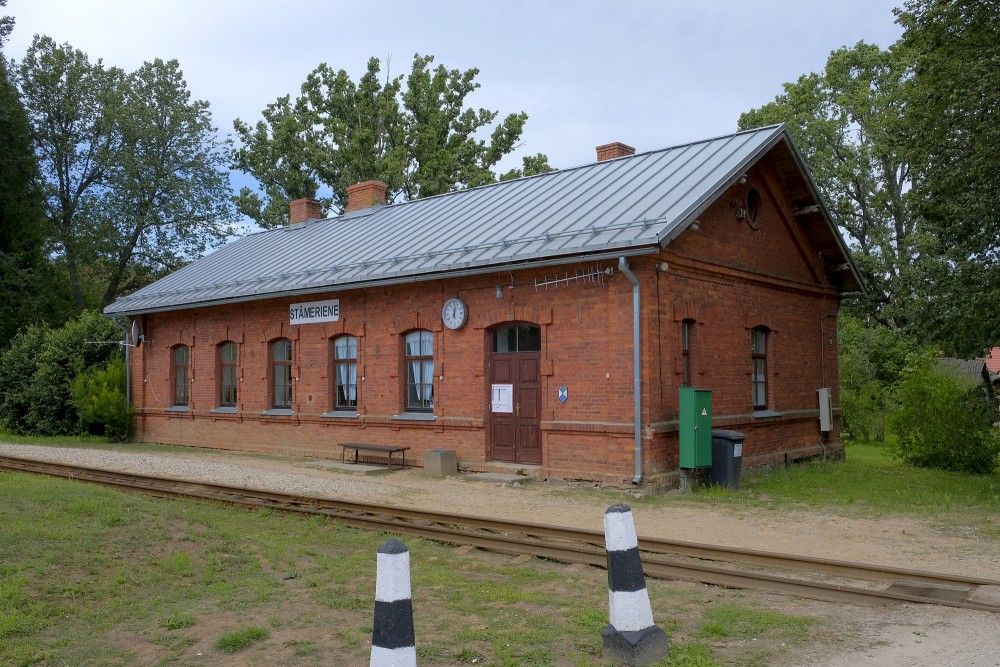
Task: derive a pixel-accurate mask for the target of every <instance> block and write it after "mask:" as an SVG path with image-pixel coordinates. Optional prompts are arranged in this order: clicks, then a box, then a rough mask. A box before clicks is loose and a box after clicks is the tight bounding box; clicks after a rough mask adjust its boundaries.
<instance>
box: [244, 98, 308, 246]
mask: <svg viewBox="0 0 1000 667" xmlns="http://www.w3.org/2000/svg"><path fill="white" fill-rule="evenodd" d="M297 107H298V105H296V106H295V107H293V105H292V103H291V98H290V97H289V96H288V95H285V96H284V97H280V98H278V100H277V101H276V102H273V103H272V104H269V105H267V108H265V109H264V112H263V115H264V120H260V121H257V124H256V125H255V126H254V127H253V128H251V127H250V126H249V125H247V124H246V123H244V122H243V121H241V120H240V119H239V118H237V119H236V120H235V121H233V128H234V129H235V130H236V136H237V137H238V138H239V139H240V141H241V142H242V146H241V147H239V148H237V149H234V150H233V151H232V152H231V154H230V160H231V163H232V167H233V168H234V169H239V170H240V171H243V172H245V173H247V174H250V175H251V176H253V177H254V178H255V179H257V182H258V183H259V184H260V187H261V188H262V189H263V195H264V196H263V197H261V195H259V194H258V193H256V192H254V191H253V190H252V189H250V188H248V187H243V188H240V193H239V196H237V197H236V200H235V201H236V208H237V210H238V211H239V212H240V213H241V214H243V215H245V216H247V217H248V218H250V219H251V220H254V221H256V222H257V224H259V225H261V226H262V227H277V226H279V225H282V224H285V223H287V222H288V202H290V201H294V200H296V199H302V198H304V197H315V196H316V192H317V190H318V189H319V181H318V180H317V176H316V174H315V173H313V171H312V169H310V167H309V160H308V159H307V157H306V152H307V143H306V128H307V127H308V121H307V120H306V119H305V116H304V110H303V109H299V108H297Z"/></svg>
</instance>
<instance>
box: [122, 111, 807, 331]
mask: <svg viewBox="0 0 1000 667" xmlns="http://www.w3.org/2000/svg"><path fill="white" fill-rule="evenodd" d="M787 136H788V135H787V131H786V130H785V128H784V126H782V125H775V126H770V127H765V128H759V129H756V130H751V131H747V132H740V133H737V134H733V135H728V136H724V137H719V138H716V139H709V140H705V141H701V142H696V143H692V144H686V145H683V146H677V147H674V148H667V149H663V150H658V151H650V152H648V153H641V154H638V155H633V156H629V157H625V158H618V159H615V160H608V161H604V162H597V163H593V164H588V165H583V166H580V167H575V168H572V169H565V170H562V171H555V172H550V173H547V174H539V175H537V176H531V177H527V178H522V179H517V180H513V181H505V182H502V183H496V184H492V185H487V186H483V187H479V188H473V189H469V190H460V191H457V192H452V193H448V194H445V195H439V196H436V197H429V198H426V199H417V200H414V201H408V202H403V203H399V204H393V205H390V206H381V207H375V208H373V209H366V210H365V211H359V212H354V213H350V214H346V215H341V216H339V217H335V218H330V219H327V220H322V221H316V222H310V223H303V224H297V225H291V226H289V227H282V228H278V229H272V230H268V231H264V232H259V233H255V234H250V235H248V236H245V237H243V238H240V239H238V240H236V241H234V242H233V243H230V244H228V245H227V246H225V247H223V248H220V249H218V250H216V251H215V252H213V253H211V254H209V255H207V256H205V257H203V258H201V259H198V260H196V261H194V262H192V263H191V264H189V265H188V266H186V267H184V268H182V269H180V270H178V271H175V272H174V273H172V274H170V275H168V276H166V277H165V278H162V279H161V280H158V281H156V282H154V283H152V284H151V285H148V286H146V287H143V288H142V289H140V290H137V291H136V292H133V293H132V294H130V295H128V296H125V297H121V298H119V299H118V300H117V301H115V302H114V303H113V304H111V305H110V306H108V307H107V308H106V309H105V312H106V313H108V314H137V313H142V312H149V311H155V310H166V309H174V308H187V307H197V306H202V305H208V304H211V303H217V302H230V301H241V300H251V299H257V298H268V297H272V296H280V295H281V294H285V293H296V292H306V291H322V290H323V289H331V290H334V289H343V288H348V287H350V286H351V285H353V284H359V283H362V282H363V283H366V284H377V283H378V282H380V281H393V282H398V281H399V280H400V279H405V278H407V277H410V278H412V279H414V280H417V279H426V278H429V277H433V276H439V275H442V274H446V273H447V272H449V271H457V270H473V269H482V270H489V269H490V268H491V267H496V268H499V267H503V266H509V265H511V264H521V263H524V262H529V261H530V262H538V261H543V262H544V261H547V260H552V261H557V260H558V261H563V259H564V258H565V257H566V256H567V255H569V254H592V253H607V252H613V251H615V250H619V249H620V250H625V249H635V248H637V247H641V246H650V247H651V248H653V247H655V246H657V245H664V244H665V243H666V242H667V241H669V239H671V238H673V237H674V236H675V235H676V234H677V233H679V230H680V229H682V228H683V227H684V226H686V225H687V224H689V223H690V222H691V220H693V216H694V215H697V213H699V212H700V210H701V209H702V208H704V207H706V206H708V205H709V204H710V203H711V202H712V201H714V198H715V197H716V196H717V195H718V193H719V192H721V190H722V189H723V188H724V187H728V185H729V184H731V183H732V181H733V180H734V179H735V178H737V177H738V176H739V175H740V174H742V173H743V172H744V171H745V170H746V169H747V168H748V167H749V165H750V164H752V163H753V161H755V160H756V159H758V158H759V157H760V156H761V155H763V153H764V152H766V151H767V150H769V149H770V148H771V147H772V146H773V145H774V144H775V143H777V142H778V141H780V140H781V139H782V137H787Z"/></svg>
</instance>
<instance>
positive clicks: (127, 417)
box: [70, 355, 132, 440]
mask: <svg viewBox="0 0 1000 667" xmlns="http://www.w3.org/2000/svg"><path fill="white" fill-rule="evenodd" d="M125 391H126V381H125V357H124V356H122V355H117V356H115V357H113V358H112V359H111V360H110V361H108V363H107V364H106V365H104V366H94V367H92V368H89V369H86V370H84V371H82V372H81V373H79V374H78V375H77V376H76V377H75V378H73V380H72V382H70V397H71V399H70V402H71V403H72V404H73V407H75V408H76V411H77V413H79V415H80V423H81V425H82V426H83V428H84V429H86V430H87V431H88V432H89V433H91V434H93V435H106V436H108V437H111V438H118V439H120V440H123V439H125V438H126V437H128V435H129V432H130V430H131V426H132V409H131V406H130V405H129V404H128V401H126V399H125Z"/></svg>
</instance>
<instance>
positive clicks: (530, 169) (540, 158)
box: [500, 153, 555, 181]
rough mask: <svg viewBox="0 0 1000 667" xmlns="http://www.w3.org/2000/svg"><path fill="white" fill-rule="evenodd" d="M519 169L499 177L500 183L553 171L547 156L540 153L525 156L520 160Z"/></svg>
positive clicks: (553, 168)
mask: <svg viewBox="0 0 1000 667" xmlns="http://www.w3.org/2000/svg"><path fill="white" fill-rule="evenodd" d="M521 165H522V166H521V169H511V170H510V171H508V172H507V173H505V174H502V175H501V176H500V180H501V181H509V180H512V179H515V178H522V177H524V176H534V175H535V174H547V173H548V172H550V171H555V167H551V166H549V158H548V156H546V155H544V154H542V153H536V154H534V155H525V156H524V157H523V158H521Z"/></svg>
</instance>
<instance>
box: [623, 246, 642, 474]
mask: <svg viewBox="0 0 1000 667" xmlns="http://www.w3.org/2000/svg"><path fill="white" fill-rule="evenodd" d="M618 270H619V271H621V272H622V273H624V274H625V277H626V278H628V280H629V282H630V283H632V384H633V387H632V393H633V395H634V397H635V405H634V407H633V415H634V418H633V422H634V424H633V427H634V429H635V476H634V477H633V478H632V483H633V484H638V483H639V482H641V481H642V348H641V347H640V345H639V343H640V338H639V331H640V328H639V314H640V311H639V280H638V279H637V278H636V277H635V274H634V273H632V271H631V269H629V268H628V262H626V261H625V258H624V257H619V258H618Z"/></svg>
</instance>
